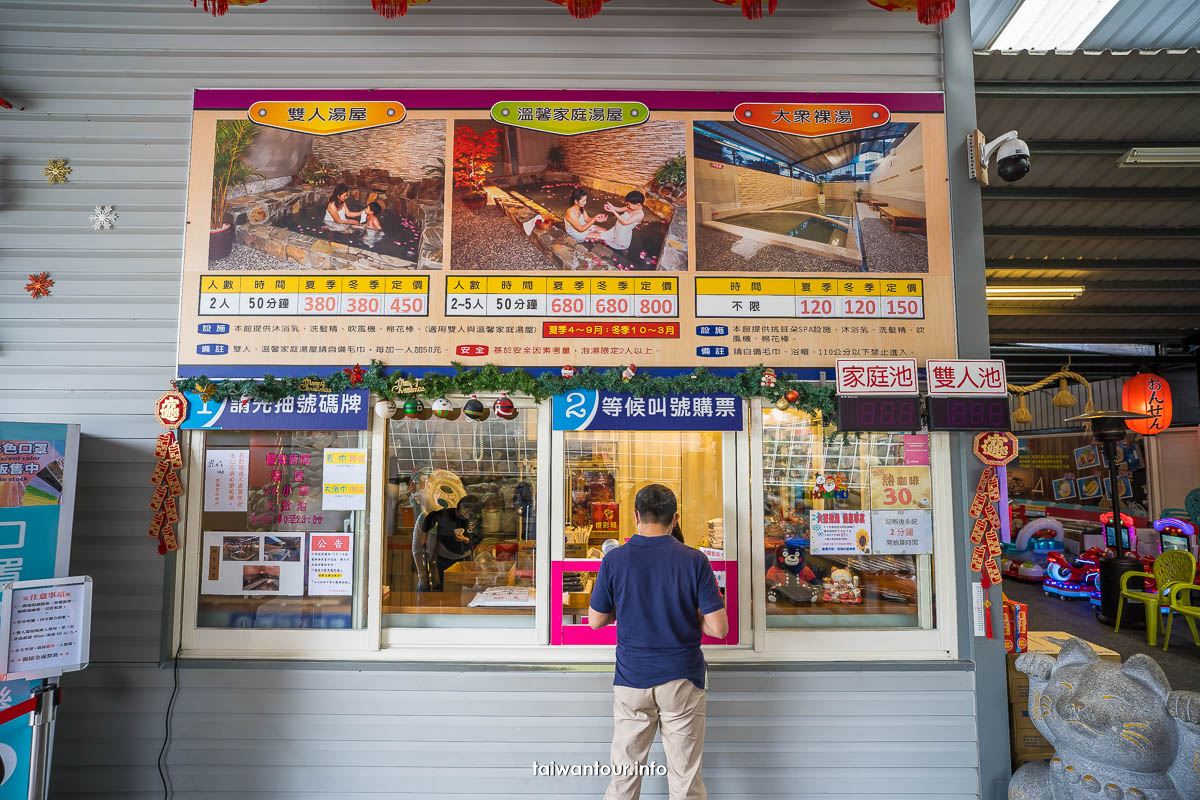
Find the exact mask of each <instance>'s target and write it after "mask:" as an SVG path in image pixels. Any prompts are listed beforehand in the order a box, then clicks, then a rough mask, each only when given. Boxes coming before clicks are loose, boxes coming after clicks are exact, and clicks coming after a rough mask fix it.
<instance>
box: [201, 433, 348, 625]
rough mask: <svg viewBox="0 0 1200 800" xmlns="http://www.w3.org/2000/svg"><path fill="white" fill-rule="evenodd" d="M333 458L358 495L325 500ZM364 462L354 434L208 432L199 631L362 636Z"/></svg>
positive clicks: (329, 496)
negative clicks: (344, 631)
mask: <svg viewBox="0 0 1200 800" xmlns="http://www.w3.org/2000/svg"><path fill="white" fill-rule="evenodd" d="M346 451H349V452H346ZM334 453H336V455H337V458H338V461H339V462H341V464H342V468H343V472H344V473H345V474H348V475H350V476H351V478H350V479H347V480H343V481H342V482H341V483H340V485H342V486H347V487H349V486H351V485H352V484H354V480H356V479H357V478H355V476H361V480H362V484H361V485H362V493H361V494H359V493H355V492H354V491H353V490H351V489H348V490H347V492H346V493H344V494H341V495H339V496H338V497H337V498H336V500H334V499H333V494H332V492H331V493H330V494H329V495H325V494H324V493H323V486H325V485H326V484H331V483H333V481H325V482H323V480H322V478H323V477H324V476H325V456H326V454H334ZM367 459H368V451H367V434H366V433H365V432H360V431H211V432H209V433H206V434H205V440H204V460H205V464H204V479H203V481H204V499H203V500H202V503H203V506H202V507H203V513H202V514H201V531H202V542H201V551H200V575H199V579H200V598H199V603H198V611H197V619H196V625H197V627H200V628H361V627H363V626H364V625H365V622H366V619H365V615H364V613H363V603H362V595H363V588H364V585H365V584H364V582H363V576H364V575H365V574H366V573H365V569H366V563H367V510H366V509H367V508H369V505H368V502H369V498H368V496H367V493H366V491H367V489H366V487H367V484H369V481H368V480H367V475H369V474H370V472H369V469H370V465H369V463H368V460H367ZM354 485H357V484H354ZM356 507H357V508H358V509H361V510H355V509H356Z"/></svg>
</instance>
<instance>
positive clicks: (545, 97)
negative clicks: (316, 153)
mask: <svg viewBox="0 0 1200 800" xmlns="http://www.w3.org/2000/svg"><path fill="white" fill-rule="evenodd" d="M354 100H393V101H396V102H400V103H403V104H404V105H405V107H406V108H410V109H418V110H437V109H448V110H459V109H489V108H491V107H492V106H493V105H494V104H496V103H498V102H501V101H503V100H509V101H512V100H528V101H530V102H553V101H563V102H565V101H568V100H574V101H579V100H590V101H597V102H608V101H613V102H616V101H626V102H629V101H638V102H642V103H645V104H646V105H647V106H649V107H650V110H651V111H721V112H728V113H732V112H733V109H734V107H735V106H737V105H738V103H877V104H880V105H884V106H887V108H888V110H889V111H891V112H892V113H896V112H901V113H903V112H909V113H937V114H940V113H942V112H943V111H944V110H945V106H946V104H945V98H944V97H943V96H942V93H941V92H881V93H877V92H701V91H697V92H692V91H615V90H611V89H610V90H590V89H589V90H585V89H579V90H566V89H345V90H338V89H196V90H195V99H194V101H193V108H196V109H203V110H241V109H248V108H250V106H252V105H253V104H254V103H257V102H260V101H276V102H280V101H282V102H288V101H296V102H300V101H307V102H325V101H346V102H351V101H354Z"/></svg>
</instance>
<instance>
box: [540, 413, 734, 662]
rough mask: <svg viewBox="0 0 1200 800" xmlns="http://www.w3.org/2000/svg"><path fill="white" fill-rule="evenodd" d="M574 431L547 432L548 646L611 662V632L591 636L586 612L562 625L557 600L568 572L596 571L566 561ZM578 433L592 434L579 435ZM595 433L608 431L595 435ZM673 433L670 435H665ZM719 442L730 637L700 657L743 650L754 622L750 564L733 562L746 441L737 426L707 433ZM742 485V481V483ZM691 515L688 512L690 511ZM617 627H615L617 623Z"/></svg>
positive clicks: (683, 507)
mask: <svg viewBox="0 0 1200 800" xmlns="http://www.w3.org/2000/svg"><path fill="white" fill-rule="evenodd" d="M575 433H576V432H574V431H554V432H553V437H554V438H553V449H554V455H555V456H556V458H555V459H554V461H553V463H552V470H551V471H552V473H553V474H552V475H551V477H550V480H551V481H552V486H551V487H550V488H551V490H552V492H553V508H554V510H555V517H554V519H553V526H552V531H551V535H552V536H553V539H552V540H551V542H550V554H551V562H552V569H553V574H552V576H551V582H552V583H551V586H550V588H549V592H550V594H551V595H552V596H551V598H550V608H549V621H550V643H551V644H552V645H553V646H554V648H553V649H554V650H557V651H561V652H564V653H570V654H572V655H571V658H579V657H581V655H580V654H581V653H582V654H586V653H592V654H594V656H595V657H601V656H602V655H605V656H607V657H611V656H610V655H608V654H610V653H612V652H613V650H614V645H615V636H616V633H615V627H613V626H607V627H606V628H602V629H600V630H598V631H592V630H591V629H590V627H589V626H588V625H587V619H586V613H585V614H583V615H582V616H581V618H580V620H579V621H578V622H575V623H564V620H563V616H564V602H563V598H562V582H563V575H564V574H565V573H571V572H584V573H590V574H592V575H594V574H595V573H596V572H597V571H598V570H599V567H600V560H599V559H595V558H590V559H589V558H582V559H580V558H567V557H566V553H565V550H566V510H567V509H569V507H570V502H569V498H568V496H567V482H568V477H569V472H570V471H571V469H572V467H571V465H570V463H568V455H569V453H568V446H567V437H568V436H571V435H574V434H575ZM583 433H585V434H586V433H593V432H592V431H585V432H583ZM599 433H601V434H604V433H610V432H604V431H601V432H599ZM611 433H612V434H614V435H618V436H620V435H625V436H632V437H637V436H639V435H641V434H643V433H644V434H645V435H647V436H652V435H653V434H654V432H651V431H647V432H639V431H612V432H611ZM667 433H669V434H674V433H676V432H673V431H672V432H667ZM679 433H680V434H681V435H687V434H688V433H689V432H687V431H682V432H679ZM713 433H715V434H716V435H719V436H720V437H721V439H720V441H721V455H720V459H721V479H720V485H721V492H722V523H723V529H724V531H723V540H724V550H725V557H724V559H723V560H724V561H725V562H726V564H729V565H730V569H729V570H728V571H727V575H726V588H727V589H729V588H732V589H733V591H727V596H726V607H727V609H728V611H729V619H730V623H731V625H730V627H731V630H730V634H729V636H727V637H726V639H725V641H723V642H710V641H706V642H705V650H706V652H715V651H717V650H720V651H731V650H743V651H749V649H750V647H751V642H752V640H753V629H754V621H753V619H752V618H751V605H750V593H749V591H748V590H747V588H746V587H747V585H748V584H747V581H748V580H749V577H750V574H751V573H750V563H749V561H748V560H747V559H746V558H744V557H742V558H739V556H738V554H739V553H744V552H745V546H746V543H748V541H749V515H748V506H747V504H746V502H745V500H746V498H745V497H744V496H743V495H744V492H745V489H744V488H743V487H741V486H739V481H738V480H737V476H738V475H739V474H743V475H744V474H745V470H746V469H747V468H748V464H747V463H746V462H747V461H748V459H747V458H746V456H747V453H746V451H747V448H746V446H745V442H746V429H745V425H744V424H743V429H742V430H741V431H717V432H713ZM743 483H744V482H743ZM677 499H678V500H679V513H680V515H681V517H686V516H687V515H688V514H689V508H688V504H687V498H686V497H683V498H677ZM631 513H632V512H631V511H630V512H629V513H626V510H624V509H623V510H622V512H621V516H622V518H623V519H625V518H630V515H631ZM691 513H693V514H694V511H693V512H691ZM633 533H634V531H632V530H631V531H628V532H626V531H621V533H620V539H621V540H622V541H623V540H624V539H626V538H628V536H629V535H632V534H633ZM618 624H619V623H618Z"/></svg>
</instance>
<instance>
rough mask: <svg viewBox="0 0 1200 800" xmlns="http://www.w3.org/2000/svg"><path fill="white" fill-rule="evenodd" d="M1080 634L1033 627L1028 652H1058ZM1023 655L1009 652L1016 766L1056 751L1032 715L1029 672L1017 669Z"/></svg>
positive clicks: (1107, 656)
mask: <svg viewBox="0 0 1200 800" xmlns="http://www.w3.org/2000/svg"><path fill="white" fill-rule="evenodd" d="M1078 638H1079V637H1078V636H1074V635H1073V634H1070V633H1067V632H1065V631H1030V632H1029V636H1028V642H1029V652H1031V653H1045V654H1046V655H1048V656H1057V655H1058V651H1059V650H1060V649H1062V646H1063V644H1065V643H1066V641H1067V640H1068V639H1078ZM1084 641H1085V643H1086V644H1088V645H1090V646H1091V648H1092V649H1093V650H1095V651H1096V654H1097V655H1098V656H1100V658H1101V659H1103V660H1104V661H1115V662H1117V663H1118V664H1119V663H1121V654H1120V653H1117V652H1115V651H1113V650H1109V649H1108V648H1106V647H1101V646H1100V645H1097V644H1092V643H1091V642H1087V641H1086V640H1084ZM1020 655H1021V654H1020V653H1009V654H1008V656H1007V657H1006V658H1007V660H1008V702H1009V707H1008V712H1009V730H1010V732H1011V734H1012V758H1013V769H1016V768H1017V767H1019V766H1021V765H1022V764H1024V763H1026V762H1028V761H1041V760H1043V759H1047V758H1050V757H1051V756H1052V755H1054V747H1053V746H1052V745H1051V744H1050V743H1049V742H1047V741H1046V740H1045V738H1043V737H1042V735H1041V734H1040V733H1038V730H1037V728H1036V727H1034V724H1033V720H1032V719H1030V718H1029V676H1028V675H1026V674H1025V673H1023V672H1018V671H1017V667H1016V662H1017V658H1018V657H1019V656H1020Z"/></svg>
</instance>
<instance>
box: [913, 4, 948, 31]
mask: <svg viewBox="0 0 1200 800" xmlns="http://www.w3.org/2000/svg"><path fill="white" fill-rule="evenodd" d="M953 13H954V0H920V2H919V3H917V20H918V21H920V23H921V24H922V25H937V24H938V23H939V22H941V21H942V20H944V19H946V18H948V17H949V16H950V15H951V14H953Z"/></svg>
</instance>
